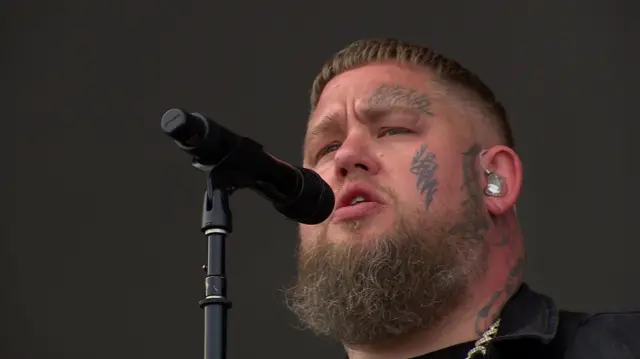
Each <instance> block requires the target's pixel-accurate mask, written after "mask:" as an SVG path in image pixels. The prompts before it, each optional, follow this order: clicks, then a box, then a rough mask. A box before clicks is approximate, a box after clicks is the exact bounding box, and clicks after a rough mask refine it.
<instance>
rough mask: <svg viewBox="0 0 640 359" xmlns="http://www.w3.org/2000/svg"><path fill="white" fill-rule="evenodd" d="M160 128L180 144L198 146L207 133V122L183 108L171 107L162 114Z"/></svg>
mask: <svg viewBox="0 0 640 359" xmlns="http://www.w3.org/2000/svg"><path fill="white" fill-rule="evenodd" d="M160 128H162V130H163V131H164V132H165V133H166V134H167V135H169V137H171V138H173V139H174V140H175V141H176V142H178V143H179V144H180V145H182V146H185V147H197V146H198V145H200V144H201V143H202V140H203V139H204V138H205V136H206V135H207V124H206V122H205V121H203V120H202V119H201V118H198V117H196V116H194V115H192V114H190V113H188V112H186V111H183V110H181V109H177V108H174V109H171V110H169V111H167V112H165V113H164V115H162V120H161V121H160Z"/></svg>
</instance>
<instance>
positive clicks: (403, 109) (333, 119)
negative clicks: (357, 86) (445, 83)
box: [304, 102, 430, 147]
mask: <svg viewBox="0 0 640 359" xmlns="http://www.w3.org/2000/svg"><path fill="white" fill-rule="evenodd" d="M358 112H359V116H360V117H362V122H366V123H367V124H369V125H375V124H376V123H378V122H380V121H382V120H383V119H384V118H385V117H386V116H389V115H391V114H397V113H405V114H408V115H410V116H411V121H412V122H415V123H418V122H419V121H420V119H421V117H420V116H421V115H423V114H425V111H424V109H423V108H421V107H416V106H413V105H407V104H391V105H382V106H380V105H375V104H374V105H371V102H369V103H368V104H367V105H366V106H365V107H363V108H361V109H360V110H359V111H358ZM429 114H430V113H429ZM340 127H341V115H340V113H339V112H338V111H335V112H331V113H328V114H326V115H324V116H322V117H321V118H320V119H319V120H318V121H317V123H316V124H315V125H313V126H311V128H310V129H309V131H308V132H307V135H306V136H305V140H304V143H305V147H306V146H308V144H310V143H313V141H315V140H316V139H318V138H321V137H322V136H323V135H325V134H327V133H331V132H335V131H337V130H338V129H339V128H340Z"/></svg>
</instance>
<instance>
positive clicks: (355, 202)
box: [351, 196, 366, 206]
mask: <svg viewBox="0 0 640 359" xmlns="http://www.w3.org/2000/svg"><path fill="white" fill-rule="evenodd" d="M360 202H366V201H365V199H364V197H362V196H356V197H354V198H353V199H352V200H351V205H352V206H353V205H354V204H357V203H360Z"/></svg>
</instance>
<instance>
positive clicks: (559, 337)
mask: <svg viewBox="0 0 640 359" xmlns="http://www.w3.org/2000/svg"><path fill="white" fill-rule="evenodd" d="M501 317H502V319H501V320H500V327H499V329H498V333H497V335H496V337H495V338H494V339H493V340H492V341H491V342H490V343H489V345H488V348H487V349H488V351H487V358H488V359H510V358H518V359H529V358H531V359H533V358H544V359H561V358H562V359H640V311H637V312H619V313H597V314H588V313H579V312H570V311H565V310H558V308H557V307H556V305H555V304H554V302H553V300H552V299H551V298H549V297H547V296H545V295H542V294H538V293H536V292H534V291H533V290H531V289H530V288H529V287H528V286H527V285H526V284H522V285H521V287H520V289H519V290H518V292H517V293H516V294H515V295H514V296H513V297H512V298H511V300H509V301H508V302H507V304H506V305H505V306H504V308H503V310H502V314H501ZM480 357H481V356H480Z"/></svg>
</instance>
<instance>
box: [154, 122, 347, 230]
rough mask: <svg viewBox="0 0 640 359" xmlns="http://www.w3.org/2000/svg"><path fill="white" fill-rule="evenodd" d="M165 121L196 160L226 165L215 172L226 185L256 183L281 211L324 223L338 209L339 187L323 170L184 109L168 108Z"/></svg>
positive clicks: (166, 128) (167, 129)
mask: <svg viewBox="0 0 640 359" xmlns="http://www.w3.org/2000/svg"><path fill="white" fill-rule="evenodd" d="M160 127H161V128H162V130H163V131H164V132H165V133H166V134H167V135H168V136H169V137H171V138H173V140H174V141H175V143H176V144H177V145H178V147H180V148H181V149H182V150H183V151H185V152H187V153H189V154H191V155H192V156H193V157H194V165H199V166H205V167H207V166H208V167H211V168H212V169H213V170H216V171H217V170H220V172H219V173H216V175H215V176H214V178H213V180H214V181H216V182H217V183H218V184H219V185H220V186H223V187H229V188H240V187H248V188H251V189H253V190H255V191H256V192H258V193H259V194H260V195H262V196H263V197H265V198H266V199H267V200H269V201H270V202H271V203H272V205H273V206H274V207H275V208H276V210H277V211H278V212H280V214H282V215H284V216H285V217H287V218H289V219H291V220H294V221H296V222H300V223H304V224H318V223H321V222H323V221H324V220H325V219H327V218H328V217H329V215H331V212H333V207H334V202H335V197H334V195H333V191H332V190H331V187H330V186H329V185H328V184H327V183H326V182H325V181H324V180H323V179H322V178H321V177H320V175H318V174H317V173H316V172H315V171H313V170H310V169H307V168H303V167H298V166H293V165H290V164H288V163H286V162H284V161H281V160H279V159H277V158H275V157H273V156H271V155H270V154H268V153H266V152H265V151H264V150H263V149H262V145H261V144H259V143H257V142H256V141H254V140H252V139H250V138H247V137H243V136H240V135H237V134H235V133H233V132H231V131H230V130H228V129H226V128H224V127H222V126H220V125H219V124H217V123H215V122H214V121H213V120H211V119H209V118H207V117H205V116H203V115H201V114H198V113H189V112H186V111H184V110H182V109H171V110H169V111H167V112H165V114H164V115H163V116H162V120H161V123H160Z"/></svg>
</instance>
